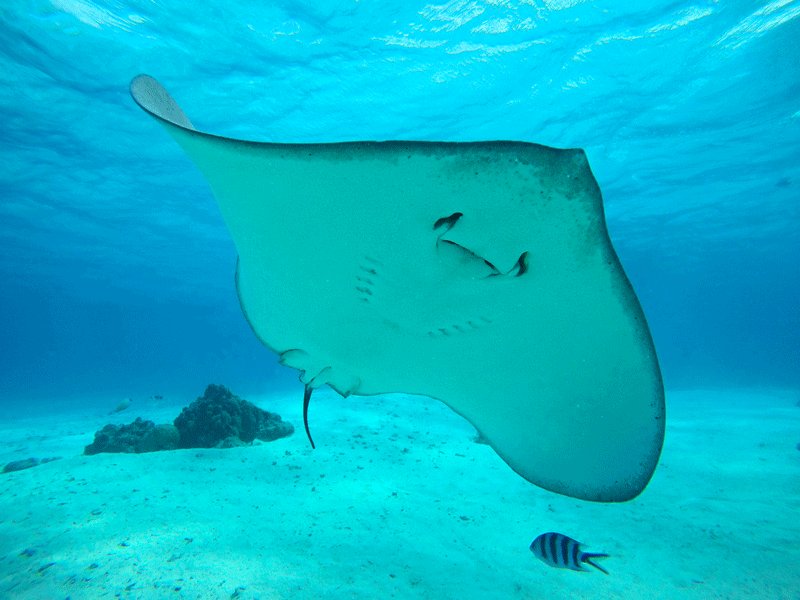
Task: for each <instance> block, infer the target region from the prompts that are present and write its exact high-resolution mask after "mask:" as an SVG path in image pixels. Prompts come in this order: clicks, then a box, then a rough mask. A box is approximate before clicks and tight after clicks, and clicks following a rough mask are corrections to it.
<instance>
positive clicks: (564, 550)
mask: <svg viewBox="0 0 800 600" xmlns="http://www.w3.org/2000/svg"><path fill="white" fill-rule="evenodd" d="M531 552H533V554H534V555H535V556H536V558H538V559H539V560H541V561H542V562H545V563H547V564H548V565H550V566H551V567H556V568H559V569H572V570H573V571H588V570H589V569H587V568H586V567H584V564H586V565H591V566H593V567H594V568H595V569H597V570H599V571H602V572H603V573H605V574H606V575H608V571H606V570H605V569H604V568H603V567H601V566H600V565H598V564H597V563H595V562H594V561H593V560H592V559H593V558H606V557H607V556H608V554H601V553H597V552H582V551H581V543H580V542H578V541H576V540H573V539H572V538H571V537H567V536H566V535H564V534H563V533H556V532H555V531H549V532H547V533H543V534H542V535H540V536H538V537H537V538H536V539H535V540H533V541H532V542H531Z"/></svg>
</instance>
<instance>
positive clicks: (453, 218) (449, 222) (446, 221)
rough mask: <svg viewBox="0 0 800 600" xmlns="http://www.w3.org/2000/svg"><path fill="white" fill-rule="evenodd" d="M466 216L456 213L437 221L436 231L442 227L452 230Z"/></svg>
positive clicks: (434, 226) (435, 224)
mask: <svg viewBox="0 0 800 600" xmlns="http://www.w3.org/2000/svg"><path fill="white" fill-rule="evenodd" d="M463 216H464V213H460V212H454V213H453V214H452V215H450V216H449V217H442V218H441V219H436V222H435V223H434V224H433V228H434V229H439V227H441V226H442V225H447V228H448V229H450V228H451V227H452V226H453V225H455V224H456V221H458V220H459V219H460V218H461V217H463Z"/></svg>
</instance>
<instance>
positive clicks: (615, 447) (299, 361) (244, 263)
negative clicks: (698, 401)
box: [130, 75, 665, 502]
mask: <svg viewBox="0 0 800 600" xmlns="http://www.w3.org/2000/svg"><path fill="white" fill-rule="evenodd" d="M130 91H131V95H132V96H133V98H134V100H135V101H136V102H137V103H138V104H139V106H140V107H141V108H143V109H144V110H145V111H146V112H147V113H149V114H150V115H151V116H152V117H155V119H156V120H158V121H159V122H160V123H161V124H162V125H164V126H165V127H166V129H167V131H168V132H169V133H170V134H171V136H172V137H173V138H174V139H175V140H176V141H177V142H178V144H179V145H180V146H181V147H182V148H183V150H184V151H185V152H186V154H188V156H189V157H190V158H191V159H192V161H193V162H194V163H195V164H196V165H197V167H199V169H200V171H202V173H203V174H204V175H205V177H206V179H207V180H208V182H209V184H210V186H211V189H212V191H213V194H214V196H215V197H216V200H217V202H218V204H219V208H220V210H221V212H222V216H223V218H224V220H225V223H226V225H227V227H228V229H229V231H230V234H231V236H232V238H233V241H234V244H235V246H236V249H237V251H238V256H239V258H238V262H237V267H236V287H237V291H238V295H239V300H240V303H241V307H242V311H243V312H244V315H245V317H246V318H247V321H248V322H249V323H250V325H251V327H252V329H253V331H254V332H255V334H256V335H257V336H258V338H259V339H260V340H261V341H262V343H264V344H265V345H266V346H267V347H269V348H270V349H272V350H273V351H274V352H276V353H277V354H278V355H279V359H280V362H281V363H282V364H284V365H286V366H288V367H292V368H294V369H297V370H298V371H300V379H301V381H302V382H303V383H304V384H305V386H306V387H305V398H304V405H305V406H304V416H305V414H306V413H307V410H308V402H309V400H310V398H311V393H312V390H314V389H316V388H319V387H320V386H323V385H328V386H330V387H331V388H333V389H334V390H336V391H337V392H338V393H340V394H341V395H343V396H349V395H351V394H354V395H372V394H382V393H388V392H402V393H406V394H410V395H412V399H413V397H414V395H424V396H429V397H432V398H436V399H438V400H440V401H442V402H444V403H445V404H446V405H447V406H449V407H450V408H451V409H453V410H454V411H455V412H457V413H458V414H460V415H461V416H463V417H464V418H466V419H467V420H468V421H469V422H470V423H472V424H473V425H474V426H475V428H476V429H477V430H478V432H479V433H480V435H481V436H482V437H483V438H484V439H485V440H486V441H488V443H489V444H490V445H491V447H492V448H493V449H494V450H495V452H497V454H498V455H499V456H500V457H501V458H502V459H503V460H504V461H505V462H506V463H507V464H508V465H509V466H510V467H511V468H512V469H513V470H514V471H516V472H517V473H518V474H519V475H521V476H522V477H524V478H525V479H527V480H528V481H530V482H532V483H534V484H536V485H538V486H541V487H542V488H545V489H547V490H551V491H554V492H557V493H560V494H565V495H567V496H572V497H575V498H580V499H586V500H594V501H602V502H615V501H624V500H629V499H631V498H633V497H635V496H637V495H638V494H639V493H640V492H641V491H642V490H643V489H644V487H645V486H646V485H647V483H648V481H649V480H650V478H651V476H652V473H653V471H654V469H655V466H656V463H657V462H658V457H659V454H660V452H661V447H662V442H663V438H664V413H665V409H664V389H663V383H662V379H661V373H660V370H659V365H658V360H657V357H656V352H655V348H654V345H653V341H652V338H651V335H650V332H649V329H648V325H647V322H646V320H645V316H644V313H643V311H642V308H641V306H640V304H639V301H638V299H637V297H636V295H635V293H634V291H633V288H632V286H631V284H630V282H629V280H628V278H627V276H626V274H625V272H624V271H623V268H622V266H621V264H620V261H619V260H618V258H617V255H616V253H615V251H614V248H613V246H612V244H611V240H610V239H609V235H608V232H607V229H606V224H605V216H604V211H603V200H602V196H601V193H600V189H599V187H598V184H597V182H596V181H595V178H594V176H593V175H592V172H591V169H590V167H589V164H588V161H587V158H586V155H585V153H584V151H583V150H580V149H556V148H550V147H546V146H541V145H537V144H533V143H527V142H513V141H492V142H469V143H449V142H417V141H380V142H376V141H365V142H345V143H311V144H303V143H259V142H251V141H242V140H236V139H229V138H225V137H221V136H216V135H211V134H208V133H204V132H202V131H199V130H197V129H195V127H194V126H193V125H192V123H191V122H190V121H189V119H188V118H187V116H186V115H185V114H184V112H183V111H182V110H181V108H180V107H179V106H178V104H177V103H176V102H175V101H174V100H173V99H172V98H171V96H170V95H169V94H168V93H167V91H166V90H165V89H164V88H163V87H162V86H161V84H159V82H158V81H156V80H155V79H153V78H152V77H150V76H147V75H139V76H137V77H136V78H134V79H133V81H132V82H131V86H130ZM176 176H178V175H176ZM306 431H307V432H308V427H307V419H306ZM309 439H310V434H309ZM312 444H313V442H312Z"/></svg>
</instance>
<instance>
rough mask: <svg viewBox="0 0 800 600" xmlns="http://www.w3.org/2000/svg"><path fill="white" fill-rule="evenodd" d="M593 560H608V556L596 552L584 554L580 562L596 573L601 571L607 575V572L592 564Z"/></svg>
mask: <svg viewBox="0 0 800 600" xmlns="http://www.w3.org/2000/svg"><path fill="white" fill-rule="evenodd" d="M593 558H608V554H602V553H596V552H584V553H583V555H582V556H581V562H585V563H586V564H587V565H592V566H593V567H594V568H595V569H597V570H598V571H602V572H603V573H605V574H606V575H608V571H606V570H605V569H604V568H603V567H601V566H600V565H598V564H597V563H596V562H594V561H593V560H592V559H593Z"/></svg>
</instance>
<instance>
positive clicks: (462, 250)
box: [433, 212, 529, 277]
mask: <svg viewBox="0 0 800 600" xmlns="http://www.w3.org/2000/svg"><path fill="white" fill-rule="evenodd" d="M463 216H464V213H462V212H454V213H453V214H451V215H449V216H447V217H441V218H439V219H436V221H435V222H434V223H433V229H434V231H436V230H439V229H441V230H442V231H441V233H439V235H438V236H437V238H436V249H437V251H438V253H439V256H440V258H442V259H445V260H450V261H452V262H454V263H456V264H460V265H468V266H469V267H471V268H473V269H474V268H475V267H476V266H477V267H479V268H482V269H488V272H486V273H485V274H483V277H500V276H510V277H519V276H520V275H524V274H525V273H527V272H528V255H529V253H528V251H527V250H526V251H524V252H522V254H520V255H519V258H518V259H517V261H516V262H515V263H514V265H512V266H511V267H510V268H509V269H507V270H505V271H503V270H501V269H498V268H497V267H496V266H495V265H494V264H493V263H492V262H491V261H490V260H488V259H487V258H484V257H483V256H481V255H480V254H478V253H476V252H474V251H472V250H470V249H469V248H467V247H466V246H462V245H461V244H459V243H458V242H454V241H453V240H448V239H445V238H444V236H445V235H446V234H447V233H448V232H449V231H450V230H451V229H453V227H455V225H456V223H458V221H459V220H460V219H461V217H463Z"/></svg>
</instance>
